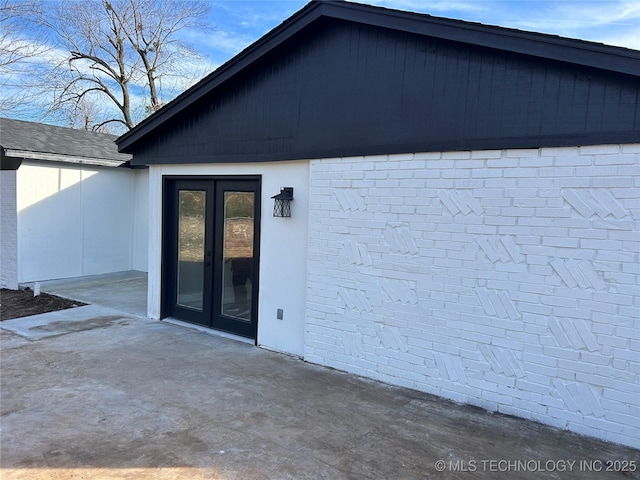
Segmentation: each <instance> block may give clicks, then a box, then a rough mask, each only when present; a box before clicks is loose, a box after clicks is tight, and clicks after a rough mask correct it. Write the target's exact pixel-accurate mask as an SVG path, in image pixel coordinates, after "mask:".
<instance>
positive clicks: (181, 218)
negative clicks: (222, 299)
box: [176, 190, 207, 311]
mask: <svg viewBox="0 0 640 480" xmlns="http://www.w3.org/2000/svg"><path fill="white" fill-rule="evenodd" d="M206 200H207V194H206V192H204V191H201V190H180V191H179V199H178V202H179V210H178V278H177V292H176V294H177V303H178V305H181V306H183V307H189V308H194V309H196V310H200V311H201V310H202V308H203V298H204V291H203V289H204V267H205V264H204V249H205V243H204V234H205V228H204V226H205V207H206V204H207V202H206Z"/></svg>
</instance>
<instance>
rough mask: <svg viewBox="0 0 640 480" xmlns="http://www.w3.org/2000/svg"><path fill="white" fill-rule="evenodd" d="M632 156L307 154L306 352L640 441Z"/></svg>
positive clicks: (546, 151)
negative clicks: (318, 156) (321, 156)
mask: <svg viewBox="0 0 640 480" xmlns="http://www.w3.org/2000/svg"><path fill="white" fill-rule="evenodd" d="M639 164H640V145H625V146H618V145H603V146H593V147H583V148H543V149H540V150H537V149H533V150H505V151H475V152H447V153H428V154H415V155H391V156H375V157H364V158H362V157H360V158H334V159H323V160H313V161H311V171H310V178H311V186H310V216H309V225H310V227H309V252H308V274H307V315H306V334H305V335H306V342H305V354H304V357H305V359H306V360H308V361H311V362H315V363H319V364H322V365H328V366H331V367H335V368H337V369H340V370H346V371H348V372H353V373H356V374H359V375H363V376H366V377H370V378H374V379H378V380H382V381H384V382H389V383H392V384H396V385H402V386H406V387H410V388H414V389H417V390H421V391H424V392H429V393H433V394H436V395H440V396H443V397H447V398H450V399H454V400H457V401H460V402H465V403H470V404H474V405H478V406H481V407H485V408H487V409H489V410H493V411H500V412H504V413H507V414H513V415H517V416H520V417H524V418H528V419H534V420H538V421H540V422H543V423H546V424H551V425H554V426H557V427H561V428H567V429H569V430H572V431H574V432H578V433H582V434H587V435H591V436H595V437H599V438H602V439H606V440H610V441H614V442H619V443H623V444H626V445H631V446H635V447H640V433H639V432H640V295H639V288H638V287H639V285H640V282H639V274H640V262H639V246H640V235H639V229H638V220H639V219H640V189H639V188H638V187H640V175H639V174H640V170H639ZM263 255H264V256H267V255H268V250H267V249H266V248H265V249H264V250H263Z"/></svg>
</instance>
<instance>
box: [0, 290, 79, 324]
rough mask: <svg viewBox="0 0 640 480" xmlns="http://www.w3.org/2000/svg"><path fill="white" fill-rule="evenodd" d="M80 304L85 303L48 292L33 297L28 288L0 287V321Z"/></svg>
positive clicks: (55, 310)
mask: <svg viewBox="0 0 640 480" xmlns="http://www.w3.org/2000/svg"><path fill="white" fill-rule="evenodd" d="M82 305H85V304H84V303H82V302H76V301H75V300H69V299H67V298H62V297H56V296H55V295H49V294H48V293H40V295H38V296H37V297H34V296H33V291H32V290H31V289H30V288H25V289H23V290H7V289H5V288H3V289H0V321H2V320H9V319H10V318H19V317H28V316H30V315H38V314H39V313H47V312H57V311H58V310H65V309H67V308H73V307H80V306H82Z"/></svg>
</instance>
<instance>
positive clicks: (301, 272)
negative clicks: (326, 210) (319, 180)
mask: <svg viewBox="0 0 640 480" xmlns="http://www.w3.org/2000/svg"><path fill="white" fill-rule="evenodd" d="M165 175H261V177H262V198H261V201H262V212H261V231H260V287H259V288H260V289H259V295H258V344H259V345H261V346H263V347H266V348H269V349H273V350H277V351H281V352H286V353H290V354H293V355H299V356H301V355H302V353H303V350H304V314H305V286H306V285H305V272H306V259H307V229H308V218H307V212H308V211H309V205H308V200H307V199H308V191H309V188H308V187H309V162H307V161H300V162H277V163H252V164H228V165H159V166H151V167H150V168H149V202H150V203H149V218H150V219H151V224H150V231H149V296H148V302H147V305H148V316H149V317H151V318H159V317H160V288H161V285H160V268H161V245H162V237H161V225H162V201H161V200H162V177H163V176H165ZM280 187H293V188H294V197H295V200H294V201H293V202H292V204H291V206H292V216H291V218H274V217H273V214H272V212H273V200H271V197H272V196H273V195H276V194H277V193H279V192H280ZM279 308H280V309H283V311H284V317H283V319H282V320H277V318H276V313H277V309H279Z"/></svg>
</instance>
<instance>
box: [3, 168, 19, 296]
mask: <svg viewBox="0 0 640 480" xmlns="http://www.w3.org/2000/svg"><path fill="white" fill-rule="evenodd" d="M0 287H1V288H10V289H13V290H15V289H17V288H18V226H17V211H16V172H15V170H2V171H0Z"/></svg>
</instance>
